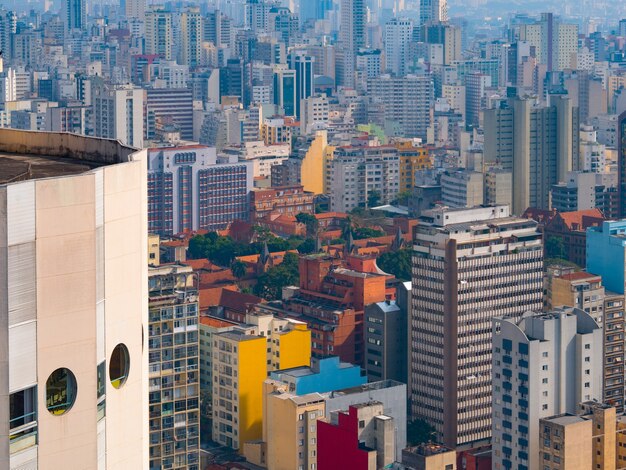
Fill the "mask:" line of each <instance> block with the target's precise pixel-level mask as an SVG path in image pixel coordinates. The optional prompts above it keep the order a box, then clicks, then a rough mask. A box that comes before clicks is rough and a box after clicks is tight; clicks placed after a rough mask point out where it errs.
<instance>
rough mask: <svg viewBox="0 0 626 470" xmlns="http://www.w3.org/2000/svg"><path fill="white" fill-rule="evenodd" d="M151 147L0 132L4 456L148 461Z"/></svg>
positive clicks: (82, 465) (111, 463) (67, 462)
mask: <svg viewBox="0 0 626 470" xmlns="http://www.w3.org/2000/svg"><path fill="white" fill-rule="evenodd" d="M146 197H147V189H146V159H145V155H144V152H135V151H134V150H133V149H131V148H128V147H124V146H122V145H120V144H119V143H118V142H115V141H110V140H101V139H91V138H86V137H80V136H77V135H72V134H53V133H37V132H23V131H14V130H8V129H1V130H0V319H2V322H1V326H0V344H2V345H3V348H2V352H0V364H1V366H0V423H1V426H2V427H1V432H0V434H2V439H1V441H0V442H2V444H1V445H0V468H4V469H26V468H28V469H30V468H41V469H65V468H67V469H69V468H72V469H96V468H97V469H122V468H133V469H142V468H147V466H148V415H147V412H148V407H147V399H148V387H147V372H148V371H147V364H148V363H147V345H144V343H143V341H144V340H143V338H144V336H147V335H145V330H144V328H145V326H146V324H147V319H148V316H147V298H148V296H147V273H146V270H147V265H148V260H147V249H146V247H147V245H148V240H147V218H146V207H147V202H146Z"/></svg>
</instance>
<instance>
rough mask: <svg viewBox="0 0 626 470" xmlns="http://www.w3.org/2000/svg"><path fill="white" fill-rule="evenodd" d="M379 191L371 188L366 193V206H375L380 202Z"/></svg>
mask: <svg viewBox="0 0 626 470" xmlns="http://www.w3.org/2000/svg"><path fill="white" fill-rule="evenodd" d="M381 197H382V196H381V194H380V191H377V190H375V189H374V190H373V191H370V192H369V193H368V194H367V207H376V206H378V205H379V204H380V200H381Z"/></svg>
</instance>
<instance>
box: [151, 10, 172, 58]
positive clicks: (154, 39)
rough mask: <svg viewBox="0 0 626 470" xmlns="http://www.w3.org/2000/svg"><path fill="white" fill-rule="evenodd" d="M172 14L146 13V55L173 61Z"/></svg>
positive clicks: (154, 11) (158, 11)
mask: <svg viewBox="0 0 626 470" xmlns="http://www.w3.org/2000/svg"><path fill="white" fill-rule="evenodd" d="M172 43H173V34H172V14H171V13H170V12H168V11H164V10H158V9H157V10H150V11H148V12H147V13H146V54H157V55H160V56H161V57H162V58H164V59H165V60H172Z"/></svg>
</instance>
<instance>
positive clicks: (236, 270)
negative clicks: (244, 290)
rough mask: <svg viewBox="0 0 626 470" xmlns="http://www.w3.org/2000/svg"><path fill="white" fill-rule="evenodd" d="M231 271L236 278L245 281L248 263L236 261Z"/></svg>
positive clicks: (231, 266)
mask: <svg viewBox="0 0 626 470" xmlns="http://www.w3.org/2000/svg"><path fill="white" fill-rule="evenodd" d="M230 270H231V272H232V273H233V276H235V278H237V279H243V278H244V277H245V276H246V263H244V262H243V261H239V260H235V261H233V262H232V264H231V265H230Z"/></svg>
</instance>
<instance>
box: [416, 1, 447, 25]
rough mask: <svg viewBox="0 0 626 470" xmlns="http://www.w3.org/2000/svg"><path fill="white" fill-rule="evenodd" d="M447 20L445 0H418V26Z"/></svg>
mask: <svg viewBox="0 0 626 470" xmlns="http://www.w3.org/2000/svg"><path fill="white" fill-rule="evenodd" d="M443 21H448V2H447V0H420V26H421V27H423V26H426V25H428V24H430V23H437V22H443Z"/></svg>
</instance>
